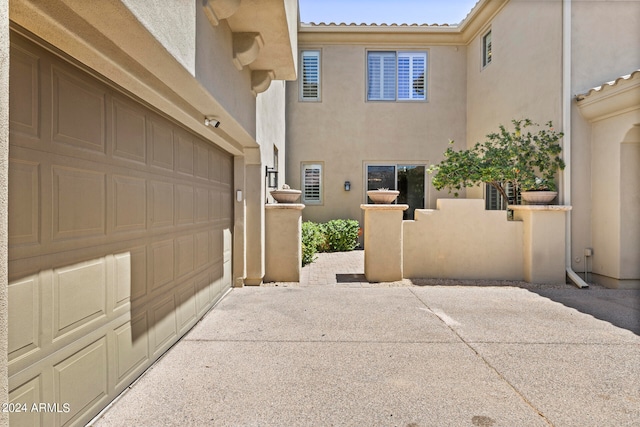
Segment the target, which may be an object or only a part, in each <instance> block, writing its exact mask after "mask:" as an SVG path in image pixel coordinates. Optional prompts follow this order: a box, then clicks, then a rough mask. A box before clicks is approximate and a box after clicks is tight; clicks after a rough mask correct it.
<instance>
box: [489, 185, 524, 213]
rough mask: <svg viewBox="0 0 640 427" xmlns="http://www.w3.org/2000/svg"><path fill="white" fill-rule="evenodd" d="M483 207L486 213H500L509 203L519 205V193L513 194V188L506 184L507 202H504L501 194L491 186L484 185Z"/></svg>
mask: <svg viewBox="0 0 640 427" xmlns="http://www.w3.org/2000/svg"><path fill="white" fill-rule="evenodd" d="M485 185H486V187H485V192H484V194H485V197H484V207H485V209H486V210H488V211H501V210H505V209H507V205H508V204H509V203H515V204H520V203H521V202H520V192H517V193H516V194H514V191H513V186H512V185H511V184H507V188H506V191H507V196H508V197H509V200H505V199H504V197H503V196H502V194H500V192H499V191H498V189H497V188H495V187H494V186H493V185H490V184H485Z"/></svg>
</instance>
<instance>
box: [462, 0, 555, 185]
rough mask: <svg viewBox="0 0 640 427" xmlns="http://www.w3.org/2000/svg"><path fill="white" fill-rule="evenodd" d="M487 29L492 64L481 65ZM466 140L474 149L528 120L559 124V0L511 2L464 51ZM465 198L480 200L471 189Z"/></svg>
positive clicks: (513, 0) (521, 0) (516, 0)
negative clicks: (488, 137)
mask: <svg viewBox="0 0 640 427" xmlns="http://www.w3.org/2000/svg"><path fill="white" fill-rule="evenodd" d="M489 30H491V35H492V60H491V63H490V64H489V65H487V66H486V67H484V68H483V67H482V37H483V36H484V35H485V34H486V32H487V31H489ZM467 49H468V50H467V52H468V62H467V90H468V93H467V99H468V103H467V119H468V121H467V142H468V145H473V144H475V143H476V142H478V141H483V140H484V137H485V136H486V135H487V134H488V133H491V132H495V131H497V130H498V125H500V124H504V125H505V126H509V125H511V120H512V119H522V118H529V119H531V120H533V121H534V122H538V123H540V124H543V123H546V122H548V121H550V120H551V121H553V123H554V125H556V126H558V127H560V126H561V124H562V123H561V107H562V104H561V101H562V100H561V95H562V2H561V1H544V2H531V1H525V0H512V1H510V2H508V3H507V4H506V6H505V7H504V8H503V9H501V10H500V12H499V13H498V14H497V15H496V16H495V18H494V19H493V20H491V21H490V22H489V23H487V24H486V25H485V26H484V27H483V29H482V30H481V31H480V32H479V33H478V34H477V35H476V37H475V38H474V39H473V40H472V41H471V43H470V44H469V46H468V48H467ZM467 194H468V195H469V196H470V197H482V195H483V191H482V189H471V190H469V191H468V193H467Z"/></svg>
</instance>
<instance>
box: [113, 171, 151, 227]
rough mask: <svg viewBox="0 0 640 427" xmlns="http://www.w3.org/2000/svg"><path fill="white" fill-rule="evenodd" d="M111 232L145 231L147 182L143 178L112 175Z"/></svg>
mask: <svg viewBox="0 0 640 427" xmlns="http://www.w3.org/2000/svg"><path fill="white" fill-rule="evenodd" d="M111 182H112V188H113V202H112V206H113V208H112V209H113V216H112V223H113V231H114V232H116V233H124V232H132V231H139V232H141V231H145V230H146V228H147V202H146V199H147V181H146V180H145V179H143V178H135V177H131V176H123V175H114V176H112V177H111Z"/></svg>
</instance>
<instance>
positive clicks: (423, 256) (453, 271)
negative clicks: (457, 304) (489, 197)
mask: <svg viewBox="0 0 640 427" xmlns="http://www.w3.org/2000/svg"><path fill="white" fill-rule="evenodd" d="M415 218H416V219H415V221H404V222H403V227H404V228H403V245H402V247H403V263H404V277H407V278H422V277H432V278H457V279H500V280H522V279H523V278H524V275H523V259H524V258H523V223H522V222H520V221H508V220H507V215H506V212H505V211H487V210H485V209H484V201H483V200H478V199H439V200H438V202H437V209H436V210H416V217H415Z"/></svg>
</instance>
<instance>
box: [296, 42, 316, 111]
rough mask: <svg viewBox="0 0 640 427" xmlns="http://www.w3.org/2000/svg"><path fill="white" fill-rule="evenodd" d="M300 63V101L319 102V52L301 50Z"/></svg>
mask: <svg viewBox="0 0 640 427" xmlns="http://www.w3.org/2000/svg"><path fill="white" fill-rule="evenodd" d="M300 62H301V63H302V67H301V68H302V73H301V76H300V100H301V101H320V51H319V50H303V51H302V54H301V61H300Z"/></svg>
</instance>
